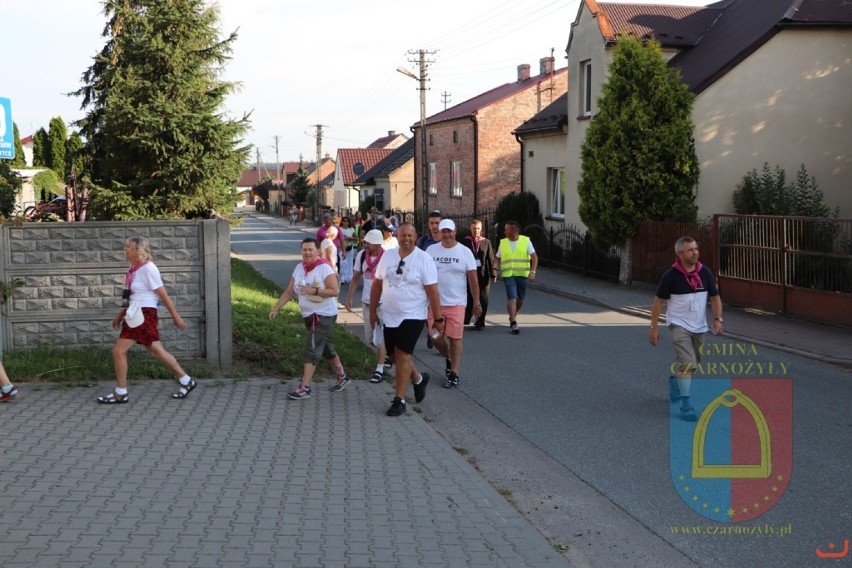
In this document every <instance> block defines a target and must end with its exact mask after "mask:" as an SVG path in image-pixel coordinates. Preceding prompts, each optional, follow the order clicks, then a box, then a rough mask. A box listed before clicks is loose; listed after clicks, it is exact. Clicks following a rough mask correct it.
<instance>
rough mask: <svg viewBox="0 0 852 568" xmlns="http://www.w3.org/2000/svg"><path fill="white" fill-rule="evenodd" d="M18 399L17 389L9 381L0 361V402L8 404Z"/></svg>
mask: <svg viewBox="0 0 852 568" xmlns="http://www.w3.org/2000/svg"><path fill="white" fill-rule="evenodd" d="M17 397H18V389H16V388H15V385H13V384H12V381H10V380H9V375H7V374H6V369H5V368H4V367H3V362H2V361H0V402H10V401H13V400H15V399H16V398H17Z"/></svg>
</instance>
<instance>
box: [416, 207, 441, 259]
mask: <svg viewBox="0 0 852 568" xmlns="http://www.w3.org/2000/svg"><path fill="white" fill-rule="evenodd" d="M426 222H427V223H428V230H427V231H426V233H425V234H423V235H420V238H419V239H417V248H419V249H421V250H426V249H427V248H429V247H431V246H432V245H436V244H438V243H440V242H441V231H440V230H439V229H438V225H439V224H440V223H441V212H440V211H438V210H437V209H435V210H434V211H432V212H431V213H429V218H428V219H427V221H426Z"/></svg>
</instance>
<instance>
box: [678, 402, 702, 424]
mask: <svg viewBox="0 0 852 568" xmlns="http://www.w3.org/2000/svg"><path fill="white" fill-rule="evenodd" d="M680 418H681V420H686V421H687V422H695V421H697V420H698V417H697V416H696V415H695V409H694V408H692V407H691V406H684V407H682V408H681V409H680Z"/></svg>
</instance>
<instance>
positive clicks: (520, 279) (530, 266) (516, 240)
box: [495, 221, 538, 335]
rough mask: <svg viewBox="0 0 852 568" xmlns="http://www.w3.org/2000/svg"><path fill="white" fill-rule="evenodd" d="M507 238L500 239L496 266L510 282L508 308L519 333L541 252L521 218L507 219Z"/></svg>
mask: <svg viewBox="0 0 852 568" xmlns="http://www.w3.org/2000/svg"><path fill="white" fill-rule="evenodd" d="M503 231H504V232H505V233H506V238H505V239H501V240H500V246H499V247H498V249H497V255H496V257H495V258H496V259H497V260H496V267H495V269H496V270H497V271H498V272H499V273H500V275H501V276H502V277H503V284H504V285H505V286H506V311H507V312H509V330H510V331H511V332H512V333H513V334H514V335H518V334H519V333H520V332H521V330H520V329H519V328H518V314H519V313H520V311H521V308H522V307H523V305H524V298H526V295H527V287H528V285H529V283H530V282H535V269H536V267H537V266H538V255H537V254H536V253H535V247H533V244H532V241H531V240H530V239H529V237H527V236H524V235H522V234H521V226H520V225H519V224H518V222H517V221H507V222H506V225H505V226H504V227H503Z"/></svg>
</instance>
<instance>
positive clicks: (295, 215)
mask: <svg viewBox="0 0 852 568" xmlns="http://www.w3.org/2000/svg"><path fill="white" fill-rule="evenodd" d="M298 218H299V210H298V209H296V206H295V205H293V206H291V207H290V224H291V225H295V224H296V219H298Z"/></svg>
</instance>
